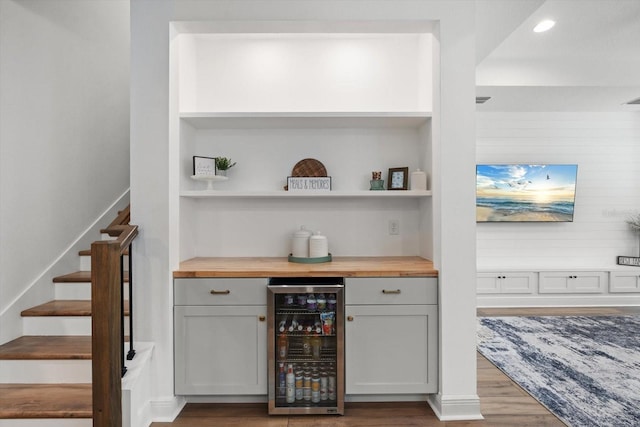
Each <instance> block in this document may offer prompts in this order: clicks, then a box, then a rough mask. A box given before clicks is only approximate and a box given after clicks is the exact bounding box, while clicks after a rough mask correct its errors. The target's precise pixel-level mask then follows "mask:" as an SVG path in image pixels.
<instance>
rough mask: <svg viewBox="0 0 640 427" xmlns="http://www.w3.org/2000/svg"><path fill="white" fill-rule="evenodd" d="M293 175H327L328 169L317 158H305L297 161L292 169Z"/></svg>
mask: <svg viewBox="0 0 640 427" xmlns="http://www.w3.org/2000/svg"><path fill="white" fill-rule="evenodd" d="M291 176H296V177H302V176H327V169H326V168H325V167H324V165H323V164H322V162H320V161H318V160H316V159H304V160H300V161H299V162H298V163H296V165H295V166H294V167H293V170H292V171H291Z"/></svg>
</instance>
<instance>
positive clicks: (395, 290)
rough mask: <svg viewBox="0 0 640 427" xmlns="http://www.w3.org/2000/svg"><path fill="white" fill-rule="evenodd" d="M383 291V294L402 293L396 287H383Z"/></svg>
mask: <svg viewBox="0 0 640 427" xmlns="http://www.w3.org/2000/svg"><path fill="white" fill-rule="evenodd" d="M382 293H383V294H399V293H400V289H394V290H389V289H383V290H382Z"/></svg>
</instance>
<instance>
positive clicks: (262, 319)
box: [258, 316, 267, 322]
mask: <svg viewBox="0 0 640 427" xmlns="http://www.w3.org/2000/svg"><path fill="white" fill-rule="evenodd" d="M258 320H259V321H261V322H264V321H265V320H267V318H266V317H265V316H258Z"/></svg>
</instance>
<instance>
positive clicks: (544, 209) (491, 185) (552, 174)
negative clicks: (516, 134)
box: [476, 164, 578, 222]
mask: <svg viewBox="0 0 640 427" xmlns="http://www.w3.org/2000/svg"><path fill="white" fill-rule="evenodd" d="M577 176H578V165H555V164H542V165H528V164H484V165H477V166H476V221H477V222H571V221H573V209H574V204H575V195H576V179H577Z"/></svg>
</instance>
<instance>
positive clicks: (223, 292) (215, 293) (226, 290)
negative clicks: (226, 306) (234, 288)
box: [209, 289, 231, 295]
mask: <svg viewBox="0 0 640 427" xmlns="http://www.w3.org/2000/svg"><path fill="white" fill-rule="evenodd" d="M209 293H210V294H211V295H228V294H230V293H231V291H230V290H229V289H225V290H224V291H217V290H215V289H211V291H210V292H209Z"/></svg>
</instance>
